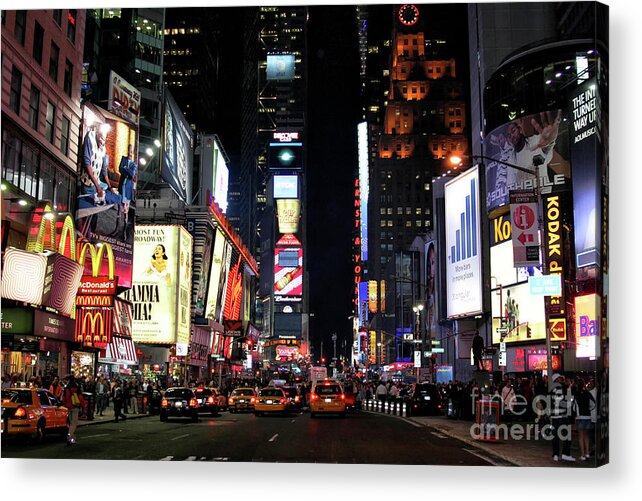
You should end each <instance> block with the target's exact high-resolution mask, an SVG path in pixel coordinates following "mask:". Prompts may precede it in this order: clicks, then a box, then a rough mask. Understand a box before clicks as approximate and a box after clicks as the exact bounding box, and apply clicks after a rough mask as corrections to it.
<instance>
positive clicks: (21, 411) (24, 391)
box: [0, 388, 69, 442]
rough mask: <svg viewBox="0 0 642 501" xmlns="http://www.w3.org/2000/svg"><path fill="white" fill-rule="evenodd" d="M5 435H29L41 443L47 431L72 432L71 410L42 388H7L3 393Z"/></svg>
mask: <svg viewBox="0 0 642 501" xmlns="http://www.w3.org/2000/svg"><path fill="white" fill-rule="evenodd" d="M1 400H2V422H1V424H0V428H1V431H2V436H3V437H7V436H29V437H31V438H33V439H34V440H35V441H37V442H41V441H42V440H43V438H44V436H45V433H51V432H57V433H59V434H60V435H61V436H63V437H66V436H67V433H68V432H69V424H68V422H67V415H68V413H69V412H68V410H67V408H66V407H65V406H63V404H62V402H61V401H60V400H58V399H57V398H56V397H54V396H53V395H52V394H51V393H49V392H48V391H47V390H44V389H42V388H4V389H3V390H2V394H1Z"/></svg>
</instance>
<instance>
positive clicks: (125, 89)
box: [107, 71, 140, 125]
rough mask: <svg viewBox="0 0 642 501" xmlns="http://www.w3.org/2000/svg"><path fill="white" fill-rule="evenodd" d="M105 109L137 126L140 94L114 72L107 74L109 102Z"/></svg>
mask: <svg viewBox="0 0 642 501" xmlns="http://www.w3.org/2000/svg"><path fill="white" fill-rule="evenodd" d="M107 109H108V110H109V111H111V112H112V113H113V114H114V115H116V116H118V117H120V118H123V119H125V120H127V121H128V122H130V123H132V124H134V125H138V120H139V117H140V92H139V91H138V89H137V88H136V87H134V86H133V85H132V84H130V83H129V82H128V81H127V80H125V79H124V78H123V77H121V76H120V75H119V74H118V73H116V72H115V71H110V72H109V100H108V107H107Z"/></svg>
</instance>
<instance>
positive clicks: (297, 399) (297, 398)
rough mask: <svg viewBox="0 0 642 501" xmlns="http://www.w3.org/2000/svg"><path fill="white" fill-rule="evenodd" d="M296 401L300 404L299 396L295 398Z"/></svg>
mask: <svg viewBox="0 0 642 501" xmlns="http://www.w3.org/2000/svg"><path fill="white" fill-rule="evenodd" d="M294 401H295V402H296V403H299V395H297V396H296V397H294Z"/></svg>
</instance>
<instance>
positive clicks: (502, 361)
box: [498, 351, 506, 367]
mask: <svg viewBox="0 0 642 501" xmlns="http://www.w3.org/2000/svg"><path fill="white" fill-rule="evenodd" d="M498 365H499V366H500V367H506V352H505V351H500V352H499V362H498Z"/></svg>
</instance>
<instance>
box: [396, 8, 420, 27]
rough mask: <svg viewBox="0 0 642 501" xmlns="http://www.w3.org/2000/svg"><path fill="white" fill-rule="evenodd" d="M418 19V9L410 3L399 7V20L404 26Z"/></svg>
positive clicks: (414, 22) (410, 24)
mask: <svg viewBox="0 0 642 501" xmlns="http://www.w3.org/2000/svg"><path fill="white" fill-rule="evenodd" d="M418 20H419V9H417V7H415V6H414V5H412V4H409V3H407V4H405V5H403V6H402V7H401V8H400V9H399V21H400V22H401V23H402V24H405V25H406V26H412V25H413V24H416V23H417V21H418Z"/></svg>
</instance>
